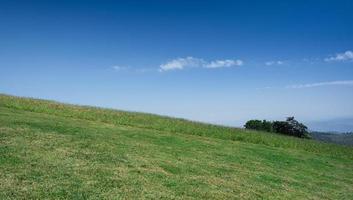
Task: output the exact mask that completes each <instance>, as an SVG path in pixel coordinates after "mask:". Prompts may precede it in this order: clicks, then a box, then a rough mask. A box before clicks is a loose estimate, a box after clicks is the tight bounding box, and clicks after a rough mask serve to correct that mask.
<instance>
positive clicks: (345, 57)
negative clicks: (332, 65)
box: [324, 51, 353, 62]
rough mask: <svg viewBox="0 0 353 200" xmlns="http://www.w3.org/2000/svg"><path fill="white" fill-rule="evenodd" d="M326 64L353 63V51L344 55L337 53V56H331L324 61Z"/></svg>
mask: <svg viewBox="0 0 353 200" xmlns="http://www.w3.org/2000/svg"><path fill="white" fill-rule="evenodd" d="M324 60H325V61H326V62H330V61H353V51H346V52H344V53H337V54H336V55H335V56H331V57H328V58H325V59H324Z"/></svg>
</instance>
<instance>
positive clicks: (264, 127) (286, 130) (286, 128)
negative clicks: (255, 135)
mask: <svg viewBox="0 0 353 200" xmlns="http://www.w3.org/2000/svg"><path fill="white" fill-rule="evenodd" d="M244 127H245V128H246V129H252V130H258V131H267V132H275V133H279V134H284V135H290V136H295V137H300V138H310V136H309V133H308V128H307V127H306V126H305V125H304V124H302V123H299V122H298V121H297V120H295V119H294V117H287V119H286V121H274V122H271V121H266V120H262V121H261V120H256V119H253V120H249V121H247V122H246V123H245V125H244Z"/></svg>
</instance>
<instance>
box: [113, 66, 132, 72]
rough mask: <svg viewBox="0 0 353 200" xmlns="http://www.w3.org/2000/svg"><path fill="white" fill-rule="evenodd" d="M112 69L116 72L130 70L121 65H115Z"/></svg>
mask: <svg viewBox="0 0 353 200" xmlns="http://www.w3.org/2000/svg"><path fill="white" fill-rule="evenodd" d="M112 68H113V69H114V70H115V71H123V70H127V69H129V67H126V66H120V65H114V66H113V67H112Z"/></svg>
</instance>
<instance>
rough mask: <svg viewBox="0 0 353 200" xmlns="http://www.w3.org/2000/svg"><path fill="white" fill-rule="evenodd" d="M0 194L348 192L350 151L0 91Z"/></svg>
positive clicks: (294, 195)
mask: <svg viewBox="0 0 353 200" xmlns="http://www.w3.org/2000/svg"><path fill="white" fill-rule="evenodd" d="M0 180H1V181H0V199H6V198H16V199H18V198H41V199H42V198H53V199H58V198H78V199H79V198H82V199H85V198H91V199H101V198H106V199H112V198H113V199H114V198H128V199H135V198H146V199H156V198H175V199H188V198H190V199H192V198H210V199H229V198H241V199H254V198H265V199H353V148H349V147H342V146H337V145H330V144H323V143H319V142H315V141H309V140H301V139H297V138H292V137H286V136H280V135H275V134H269V133H260V132H251V131H244V130H242V129H234V128H228V127H221V126H214V125H208V124H202V123H196V122H190V121H186V120H182V119H173V118H166V117H161V116H157V115H150V114H141V113H130V112H121V111H114V110H107V109H98V108H91V107H79V106H72V105H64V104H58V103H55V102H49V101H40V100H32V99H24V98H17V97H11V96H5V95H0Z"/></svg>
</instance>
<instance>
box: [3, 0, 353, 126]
mask: <svg viewBox="0 0 353 200" xmlns="http://www.w3.org/2000/svg"><path fill="white" fill-rule="evenodd" d="M352 10H353V2H352V1H349V0H341V1H340V0H339V1H290V2H289V1H220V0H218V1H128V2H126V1H121V2H120V1H0V92H1V93H7V94H13V95H19V96H30V97H37V98H45V99H53V100H58V101H62V102H68V103H75V104H88V105H96V106H102V107H110V108H118V109H123V110H133V111H143V112H152V113H158V114H164V115H170V116H176V117H184V118H188V119H193V120H198V121H206V122H213V123H220V124H227V125H234V126H241V125H242V124H243V123H244V121H246V120H248V119H252V118H259V119H269V120H277V119H284V118H285V117H287V116H292V115H294V116H296V118H298V119H299V120H301V121H304V122H307V123H309V124H310V122H313V121H315V122H317V121H325V125H326V126H325V127H326V128H325V129H330V127H328V128H327V123H326V121H327V120H331V119H332V120H337V119H345V121H347V119H353V12H352ZM348 121H349V120H348ZM351 122H353V120H351ZM316 124H317V123H316ZM352 124H353V123H352ZM352 127H353V125H352V126H351V128H352ZM314 128H317V129H320V126H316V127H314ZM335 129H336V130H337V128H335Z"/></svg>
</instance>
